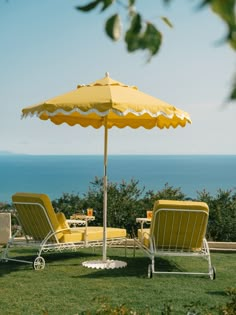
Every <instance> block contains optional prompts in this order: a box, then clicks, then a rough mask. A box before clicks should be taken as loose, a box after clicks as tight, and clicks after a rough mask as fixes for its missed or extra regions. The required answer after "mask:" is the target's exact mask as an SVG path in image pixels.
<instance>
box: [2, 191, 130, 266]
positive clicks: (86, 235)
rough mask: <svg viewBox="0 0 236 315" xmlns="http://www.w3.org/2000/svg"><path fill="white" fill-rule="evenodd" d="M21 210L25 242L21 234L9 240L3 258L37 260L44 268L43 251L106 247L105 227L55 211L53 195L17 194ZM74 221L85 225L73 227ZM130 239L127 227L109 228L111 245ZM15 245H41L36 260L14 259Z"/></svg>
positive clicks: (18, 215) (20, 216) (18, 210)
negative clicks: (73, 218) (67, 216)
mask: <svg viewBox="0 0 236 315" xmlns="http://www.w3.org/2000/svg"><path fill="white" fill-rule="evenodd" d="M12 201H13V204H14V206H15V208H16V210H17V213H16V216H17V218H18V221H19V224H20V227H21V229H22V232H23V234H24V238H23V241H20V240H19V238H17V233H15V235H14V236H13V237H12V238H11V239H9V241H8V244H7V246H6V248H5V250H4V251H3V253H2V257H1V260H2V261H8V260H12V261H19V262H25V263H33V266H34V269H36V270H38V269H43V268H44V267H45V260H44V258H43V257H42V256H41V254H42V253H45V252H50V251H57V252H61V251H63V250H73V251H74V250H76V249H78V248H85V247H95V246H102V243H103V227H96V226H91V227H88V226H87V224H85V222H84V221H82V220H79V221H78V220H66V218H65V216H64V214H63V213H55V211H54V209H53V206H52V204H51V201H50V199H49V197H48V196H47V195H45V194H35V193H16V194H14V195H13V196H12ZM70 223H73V224H75V223H78V224H80V225H84V226H83V227H75V228H71V227H70V226H69V224H70ZM18 234H19V233H18ZM125 240H126V230H125V229H119V228H107V244H108V245H113V244H121V243H123V242H125ZM11 245H20V246H22V245H29V246H36V247H37V248H38V255H37V257H36V259H35V260H34V262H32V261H26V260H21V259H14V258H10V257H9V256H8V253H9V250H10V247H11Z"/></svg>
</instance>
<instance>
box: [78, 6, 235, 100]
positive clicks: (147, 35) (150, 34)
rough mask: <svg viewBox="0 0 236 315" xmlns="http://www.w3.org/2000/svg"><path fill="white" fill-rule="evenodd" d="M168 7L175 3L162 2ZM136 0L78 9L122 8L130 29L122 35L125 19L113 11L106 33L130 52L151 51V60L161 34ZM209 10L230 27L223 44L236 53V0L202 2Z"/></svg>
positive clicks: (160, 40)
mask: <svg viewBox="0 0 236 315" xmlns="http://www.w3.org/2000/svg"><path fill="white" fill-rule="evenodd" d="M162 1H163V3H165V4H167V5H168V4H170V3H171V2H173V0H162ZM137 3H138V1H137V0H124V1H121V0H93V1H90V2H89V3H88V4H86V5H82V6H77V7H76V9H77V10H79V11H81V12H90V11H92V10H94V9H96V8H100V10H101V12H104V11H106V10H107V9H108V8H115V10H116V8H117V6H119V7H122V8H123V9H124V10H126V12H127V16H128V22H129V23H128V26H127V27H126V28H125V29H124V30H123V32H122V25H123V23H122V18H121V15H120V14H119V13H117V11H115V12H114V14H112V15H111V16H110V17H109V18H108V19H107V20H106V22H105V32H106V34H107V36H108V37H109V38H110V39H112V40H113V41H117V40H119V39H121V37H122V36H123V40H124V41H125V43H126V47H127V50H128V51H129V52H131V53H132V52H134V51H136V50H144V51H147V52H148V60H149V61H150V60H151V59H152V57H153V56H155V55H157V54H158V52H159V49H160V47H161V45H162V37H163V35H162V33H161V31H160V30H159V28H158V27H157V26H156V25H155V24H154V23H152V22H151V21H147V20H145V18H144V17H143V16H142V14H141V12H140V11H138V10H137ZM205 7H207V8H209V9H210V10H211V11H212V12H213V13H215V14H217V15H218V16H219V17H220V19H221V20H222V21H223V22H224V23H225V24H226V26H227V33H226V35H225V38H224V39H223V42H224V43H226V42H227V43H228V44H229V46H230V47H231V48H232V49H233V50H235V51H236V0H199V8H201V9H202V8H205ZM161 19H162V21H163V22H164V23H166V24H167V25H168V26H169V27H172V24H171V22H170V21H169V19H168V18H167V17H161ZM229 99H230V100H236V74H235V80H234V82H233V85H232V90H231V92H230V95H229Z"/></svg>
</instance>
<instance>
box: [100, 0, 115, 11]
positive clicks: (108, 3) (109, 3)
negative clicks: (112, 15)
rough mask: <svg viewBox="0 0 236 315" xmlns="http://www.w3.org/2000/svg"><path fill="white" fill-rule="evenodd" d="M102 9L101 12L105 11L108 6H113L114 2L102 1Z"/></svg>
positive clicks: (112, 0) (109, 0) (110, 0)
mask: <svg viewBox="0 0 236 315" xmlns="http://www.w3.org/2000/svg"><path fill="white" fill-rule="evenodd" d="M102 2H103V7H102V10H101V11H105V10H106V9H107V8H108V7H109V6H110V5H112V4H113V2H114V0H103V1H102Z"/></svg>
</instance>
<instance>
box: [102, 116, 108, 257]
mask: <svg viewBox="0 0 236 315" xmlns="http://www.w3.org/2000/svg"><path fill="white" fill-rule="evenodd" d="M104 128H105V129H104V177H103V252H102V259H103V261H104V262H105V261H106V260H107V142H108V129H107V117H105V124H104Z"/></svg>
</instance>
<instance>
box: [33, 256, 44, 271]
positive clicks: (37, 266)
mask: <svg viewBox="0 0 236 315" xmlns="http://www.w3.org/2000/svg"><path fill="white" fill-rule="evenodd" d="M44 267H45V260H44V258H43V257H41V256H38V257H36V258H35V260H34V270H43V269H44Z"/></svg>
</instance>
